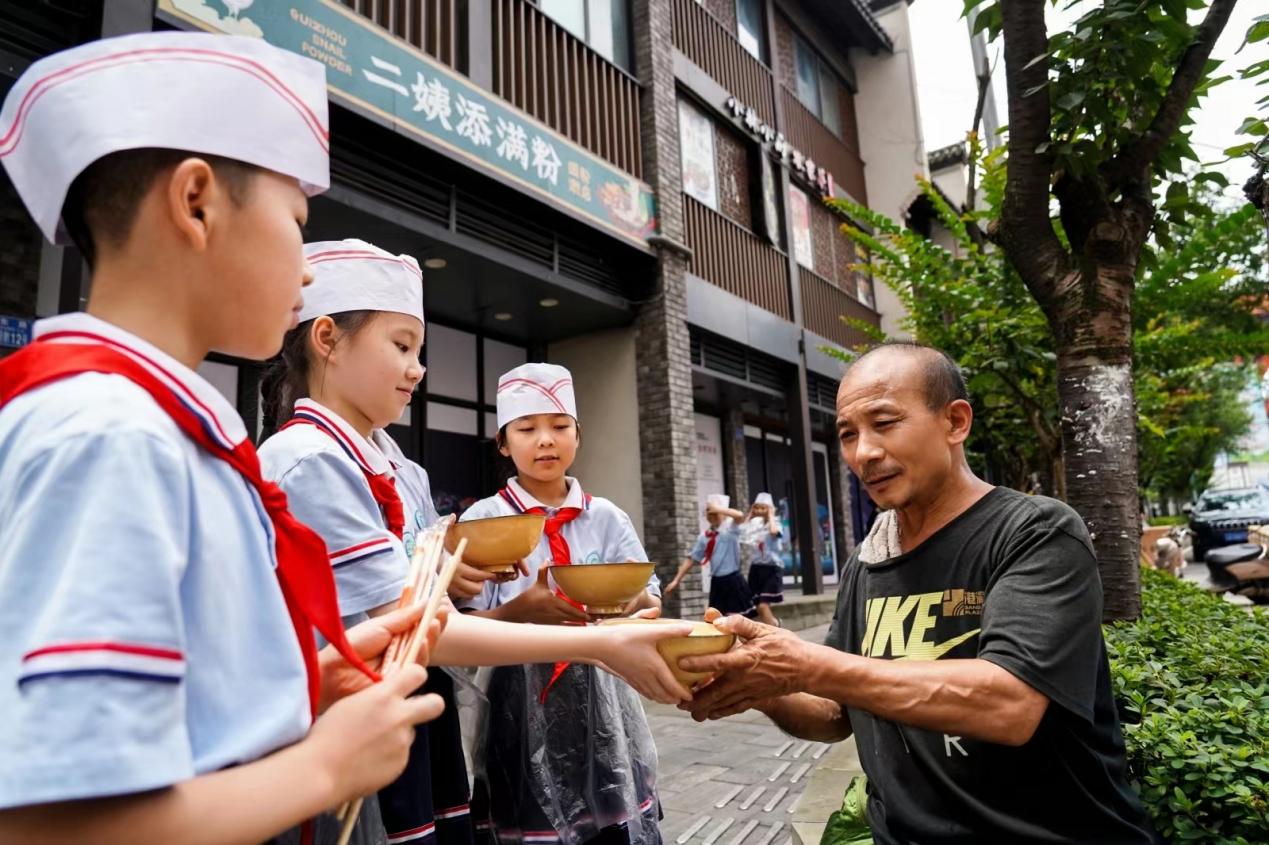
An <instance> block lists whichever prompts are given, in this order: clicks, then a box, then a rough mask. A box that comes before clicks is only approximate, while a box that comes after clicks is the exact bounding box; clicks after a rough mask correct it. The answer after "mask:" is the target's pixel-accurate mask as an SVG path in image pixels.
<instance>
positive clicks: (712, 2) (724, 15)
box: [700, 0, 736, 35]
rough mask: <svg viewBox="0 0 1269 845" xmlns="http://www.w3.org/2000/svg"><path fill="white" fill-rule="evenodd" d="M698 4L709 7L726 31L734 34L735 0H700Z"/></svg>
mask: <svg viewBox="0 0 1269 845" xmlns="http://www.w3.org/2000/svg"><path fill="white" fill-rule="evenodd" d="M700 4H701V5H702V6H704V7H705V8H706V9H709V11H710V12H711V13H712V14H713V15H714V17H716V18H718V20H719V21H721V22H722V24H723V26H725V27H727V31H728V32H730V33H731V34H732V35H735V34H736V0H700Z"/></svg>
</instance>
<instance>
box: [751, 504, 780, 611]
mask: <svg viewBox="0 0 1269 845" xmlns="http://www.w3.org/2000/svg"><path fill="white" fill-rule="evenodd" d="M743 535H744V543H745V545H747V546H749V547H751V548H752V549H753V558H752V560H750V562H749V592H750V593H752V594H753V600H754V604H755V605H756V606H757V608H758V620H759V621H760V622H762V623H764V624H766V625H772V626H776V627H778V626H779V625H780V620H778V619H776V616H775V614H774V613H772V612H771V605H773V604H779V603H780V602H782V601H784V560H783V558H782V557H781V553H782V552H784V551H785V549H786V548H787V547H788V543H787V542H786V541H785V539H784V531H783V529H782V528H781V526H780V517H779V515H778V514H777V513H776V509H775V501H774V500H773V499H772V498H771V494H770V493H759V494H758V496H757V498H755V499H754V500H753V505H752V506H751V507H750V508H749V516H748V518H747V519H746V520H745V526H744V531H743Z"/></svg>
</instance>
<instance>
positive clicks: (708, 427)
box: [696, 414, 727, 592]
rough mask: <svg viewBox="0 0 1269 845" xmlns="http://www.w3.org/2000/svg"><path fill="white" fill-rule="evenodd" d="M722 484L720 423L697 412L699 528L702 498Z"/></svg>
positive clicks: (704, 580)
mask: <svg viewBox="0 0 1269 845" xmlns="http://www.w3.org/2000/svg"><path fill="white" fill-rule="evenodd" d="M726 492H727V489H726V486H725V485H724V484H723V424H722V420H720V419H719V418H718V417H711V416H710V415H709V414H697V415H696V515H697V519H698V520H699V522H700V526H701V530H702V531H704V530H705V529H706V528H708V527H709V523H707V522H706V521H705V501H706V499H708V498H709V497H710V496H711V495H713V494H714V493H726ZM701 581H702V587H701V589H703V590H704V591H705V592H709V567H705V568H704V570H703V572H702V574H701Z"/></svg>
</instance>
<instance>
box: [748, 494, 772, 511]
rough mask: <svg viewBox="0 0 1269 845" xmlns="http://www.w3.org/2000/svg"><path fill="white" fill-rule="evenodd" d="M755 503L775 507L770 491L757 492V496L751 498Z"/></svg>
mask: <svg viewBox="0 0 1269 845" xmlns="http://www.w3.org/2000/svg"><path fill="white" fill-rule="evenodd" d="M753 503H754V504H755V505H766V506H767V507H769V508H774V507H775V500H774V499H772V498H771V494H770V493H759V494H758V498H756V499H754V500H753Z"/></svg>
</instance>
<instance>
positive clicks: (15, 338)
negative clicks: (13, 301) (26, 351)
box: [0, 317, 31, 349]
mask: <svg viewBox="0 0 1269 845" xmlns="http://www.w3.org/2000/svg"><path fill="white" fill-rule="evenodd" d="M30 342H31V321H30V320H24V319H22V318H21V317H0V346H3V347H8V348H10V349H17V348H18V347H20V346H26V345H27V344H28V343H30Z"/></svg>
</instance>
